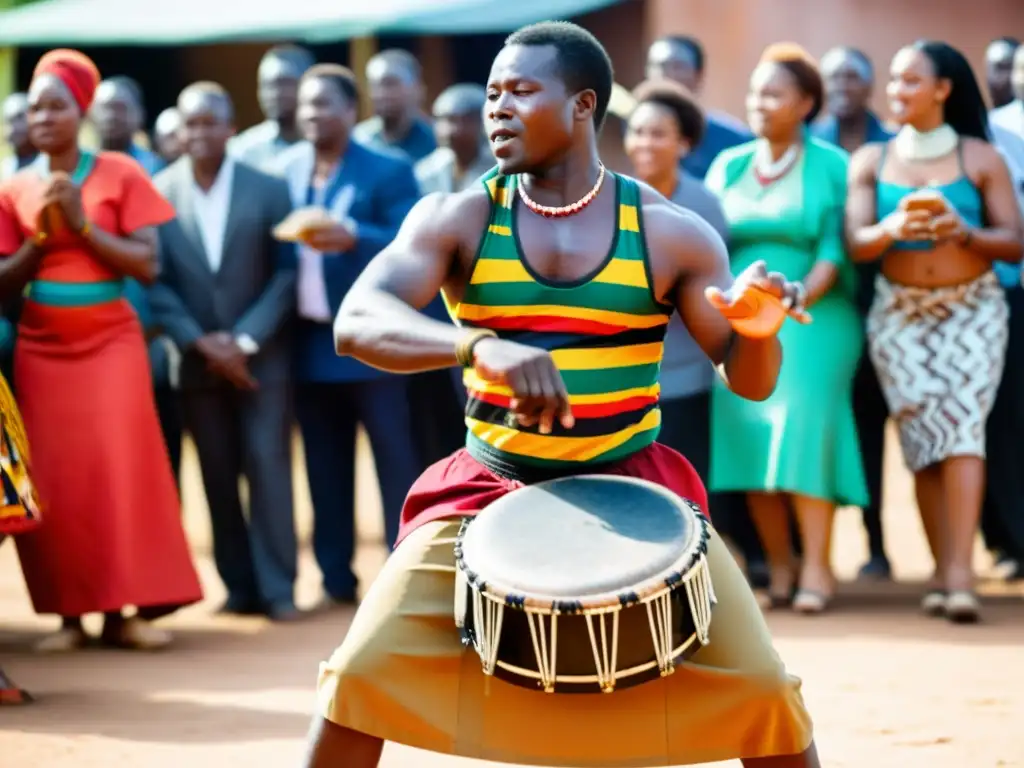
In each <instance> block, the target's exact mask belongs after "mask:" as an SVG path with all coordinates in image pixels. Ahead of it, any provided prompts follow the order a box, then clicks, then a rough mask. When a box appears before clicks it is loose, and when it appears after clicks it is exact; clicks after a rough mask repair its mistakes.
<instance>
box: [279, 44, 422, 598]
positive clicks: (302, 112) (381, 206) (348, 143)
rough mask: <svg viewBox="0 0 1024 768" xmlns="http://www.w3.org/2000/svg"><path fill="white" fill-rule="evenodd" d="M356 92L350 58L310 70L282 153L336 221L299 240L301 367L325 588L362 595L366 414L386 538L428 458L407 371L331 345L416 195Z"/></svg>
mask: <svg viewBox="0 0 1024 768" xmlns="http://www.w3.org/2000/svg"><path fill="white" fill-rule="evenodd" d="M358 104H359V93H358V90H357V83H356V79H355V76H354V75H353V74H352V72H351V71H350V70H348V69H346V68H345V67H341V66H338V65H332V64H320V65H317V66H314V67H313V68H311V69H310V70H308V71H307V72H306V74H305V75H304V76H303V77H302V80H301V82H300V85H299V111H298V121H299V126H300V129H301V131H302V133H303V136H304V137H305V140H304V141H300V142H299V143H298V144H296V145H295V146H293V147H291V148H290V149H287V150H285V151H284V152H283V153H282V154H281V156H280V157H279V160H278V165H277V170H278V171H279V172H280V173H281V175H283V176H284V177H285V179H286V180H287V181H288V185H289V188H290V190H291V195H292V201H293V203H294V204H295V206H296V207H297V208H303V207H309V206H316V207H319V208H323V209H326V210H327V211H328V212H329V213H330V215H331V217H332V218H333V219H334V220H335V222H336V224H335V225H334V226H333V227H330V228H328V229H326V230H321V231H318V232H317V233H316V234H314V235H311V236H309V237H308V239H307V240H306V242H305V243H304V244H303V245H302V246H300V248H299V279H298V313H299V329H298V334H297V338H296V359H295V365H296V370H295V375H296V382H297V392H296V396H297V402H296V413H297V415H298V420H299V427H300V429H301V431H302V439H303V443H304V444H305V449H306V470H307V474H308V476H309V489H310V494H311V496H312V501H313V514H314V518H313V521H314V532H313V549H314V552H315V554H316V558H317V562H318V563H319V565H320V570H321V571H322V572H323V574H324V584H323V587H324V592H325V597H326V598H327V599H328V600H329V601H333V602H337V603H346V602H351V601H353V600H354V599H355V597H356V587H357V583H356V577H355V574H354V573H353V572H352V567H351V563H352V559H353V556H354V554H355V541H356V539H355V503H354V500H355V441H356V427H357V426H358V425H359V424H362V425H363V427H364V428H365V429H366V431H367V433H368V435H369V438H370V444H371V446H372V448H373V455H374V463H375V464H376V467H377V477H378V481H379V483H380V492H381V498H382V501H383V505H384V520H385V530H386V535H387V539H388V543H389V544H391V543H393V542H394V540H395V538H396V537H397V535H398V523H399V517H400V515H401V510H402V503H403V501H404V499H405V494H406V492H407V491H408V490H409V487H410V486H411V485H412V483H413V481H414V480H415V479H416V477H417V475H418V472H419V468H420V462H419V457H418V456H417V454H416V451H415V448H414V441H413V439H412V431H413V428H414V426H413V424H412V422H411V419H410V416H409V403H408V389H407V383H406V380H405V379H404V378H402V377H398V376H393V375H391V374H386V373H383V372H381V371H378V370H375V369H373V368H370V367H368V366H366V365H363V364H362V363H359V362H357V361H356V360H355V359H353V358H349V357H339V356H338V355H336V354H335V352H334V339H333V334H332V330H331V329H332V322H333V319H334V316H335V314H336V313H337V311H338V307H339V306H340V305H341V300H342V299H343V298H344V296H345V294H346V293H347V292H348V289H349V288H350V287H351V286H352V283H353V282H354V281H355V279H356V278H357V277H358V276H359V274H360V273H361V272H362V271H363V269H364V268H365V267H366V265H367V264H368V263H369V262H370V260H371V259H372V258H373V257H374V256H376V255H377V253H378V252H380V251H381V249H383V248H384V246H386V245H387V244H388V243H389V242H391V240H392V239H393V238H394V236H395V235H396V234H397V232H398V228H399V226H400V225H401V224H402V221H403V220H404V219H405V216H406V214H407V213H408V212H409V210H410V209H411V208H412V207H413V205H415V203H416V201H417V199H418V198H419V189H418V188H417V185H416V178H415V175H414V173H413V166H412V164H411V163H410V162H409V161H408V160H406V159H404V158H403V157H401V156H399V155H397V154H391V153H389V152H387V151H384V150H379V149H371V148H370V147H367V146H364V145H362V144H359V143H358V142H356V141H354V140H352V138H351V136H352V127H353V126H354V124H355V121H356V114H357V110H358Z"/></svg>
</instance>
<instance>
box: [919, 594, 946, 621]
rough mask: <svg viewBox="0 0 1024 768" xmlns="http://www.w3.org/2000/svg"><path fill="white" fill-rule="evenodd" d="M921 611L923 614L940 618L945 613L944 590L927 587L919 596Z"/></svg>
mask: <svg viewBox="0 0 1024 768" xmlns="http://www.w3.org/2000/svg"><path fill="white" fill-rule="evenodd" d="M921 612H922V613H924V615H925V616H931V617H933V618H940V617H942V616H945V615H946V591H945V590H944V589H929V590H928V591H927V592H925V593H924V597H922V598H921Z"/></svg>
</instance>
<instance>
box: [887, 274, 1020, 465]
mask: <svg viewBox="0 0 1024 768" xmlns="http://www.w3.org/2000/svg"><path fill="white" fill-rule="evenodd" d="M1008 319H1009V307H1008V306H1007V303H1006V298H1005V296H1004V295H1003V289H1002V288H1001V287H1000V285H999V282H998V280H996V277H995V275H994V274H993V273H991V272H988V273H986V274H984V275H982V276H981V277H979V278H978V279H976V280H974V281H972V282H970V283H963V284H960V285H952V286H944V287H941V288H917V287H914V286H905V285H897V284H894V283H890V282H889V281H888V280H886V279H885V278H884V277H882V276H879V277H878V279H877V282H876V284H875V301H874V304H872V306H871V311H870V312H869V313H868V325H867V334H868V352H869V354H870V355H871V361H872V362H873V363H874V366H875V369H876V370H877V372H878V380H879V382H880V383H881V385H882V391H883V393H884V394H885V399H886V402H887V403H888V405H889V413H890V414H891V415H892V417H893V418H894V419H895V420H896V423H897V425H898V427H899V434H900V443H901V445H902V446H903V458H904V460H905V461H906V464H907V466H908V467H909V468H910V470H911V471H913V472H917V471H919V470H921V469H924V468H925V467H928V466H931V465H932V464H935V463H937V462H940V461H942V460H943V459H947V458H950V457H952V456H980V457H982V458H984V456H985V422H986V420H987V419H988V414H989V412H990V411H991V410H992V404H993V403H994V402H995V397H996V390H997V389H998V387H999V381H1000V379H1001V378H1002V375H1003V361H1004V359H1005V356H1006V342H1007V337H1008V331H1007V321H1008Z"/></svg>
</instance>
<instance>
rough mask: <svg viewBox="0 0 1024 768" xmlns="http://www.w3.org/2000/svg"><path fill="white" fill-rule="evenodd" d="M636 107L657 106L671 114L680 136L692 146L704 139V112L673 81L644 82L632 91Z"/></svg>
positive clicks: (688, 92) (684, 90) (690, 95)
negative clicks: (642, 105) (643, 105)
mask: <svg viewBox="0 0 1024 768" xmlns="http://www.w3.org/2000/svg"><path fill="white" fill-rule="evenodd" d="M633 99H634V100H635V101H636V105H637V106H640V105H641V104H657V105H658V106H660V107H664V108H665V109H667V110H668V111H669V112H670V113H671V114H672V117H673V119H675V121H676V125H677V126H678V127H679V133H680V135H681V136H682V137H683V138H684V139H686V140H687V141H688V142H689V143H690V144H691V145H692V146H697V145H698V144H700V142H701V139H703V138H704V130H705V128H706V127H707V122H706V120H705V118H704V110H702V109H701V108H700V105H699V104H698V103H697V100H696V99H694V97H693V94H691V93H690V91H689V90H688V89H687V88H686V87H685V86H683V85H680V84H679V83H677V82H675V81H674V80H644V82H642V83H640V85H638V86H637V87H636V88H634V89H633Z"/></svg>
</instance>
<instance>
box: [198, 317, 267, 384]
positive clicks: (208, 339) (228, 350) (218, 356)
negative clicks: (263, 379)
mask: <svg viewBox="0 0 1024 768" xmlns="http://www.w3.org/2000/svg"><path fill="white" fill-rule="evenodd" d="M196 350H197V351H198V352H199V354H201V355H202V356H203V358H204V359H205V360H206V365H207V367H208V368H209V369H210V370H211V371H212V372H213V373H215V374H217V375H218V376H221V377H222V378H225V379H227V380H228V381H229V382H231V383H232V384H233V385H234V386H235V387H237V388H238V389H241V390H244V391H246V392H252V391H254V390H256V389H258V388H259V384H258V382H257V381H256V379H254V378H253V376H252V374H251V373H249V360H248V358H247V357H246V356H245V353H244V352H242V350H241V349H239V348H238V345H237V344H236V343H235V341H234V339H232V338H231V335H230V334H229V333H225V332H217V333H208V334H206V335H205V336H202V337H200V339H199V340H198V341H197V342H196Z"/></svg>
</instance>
